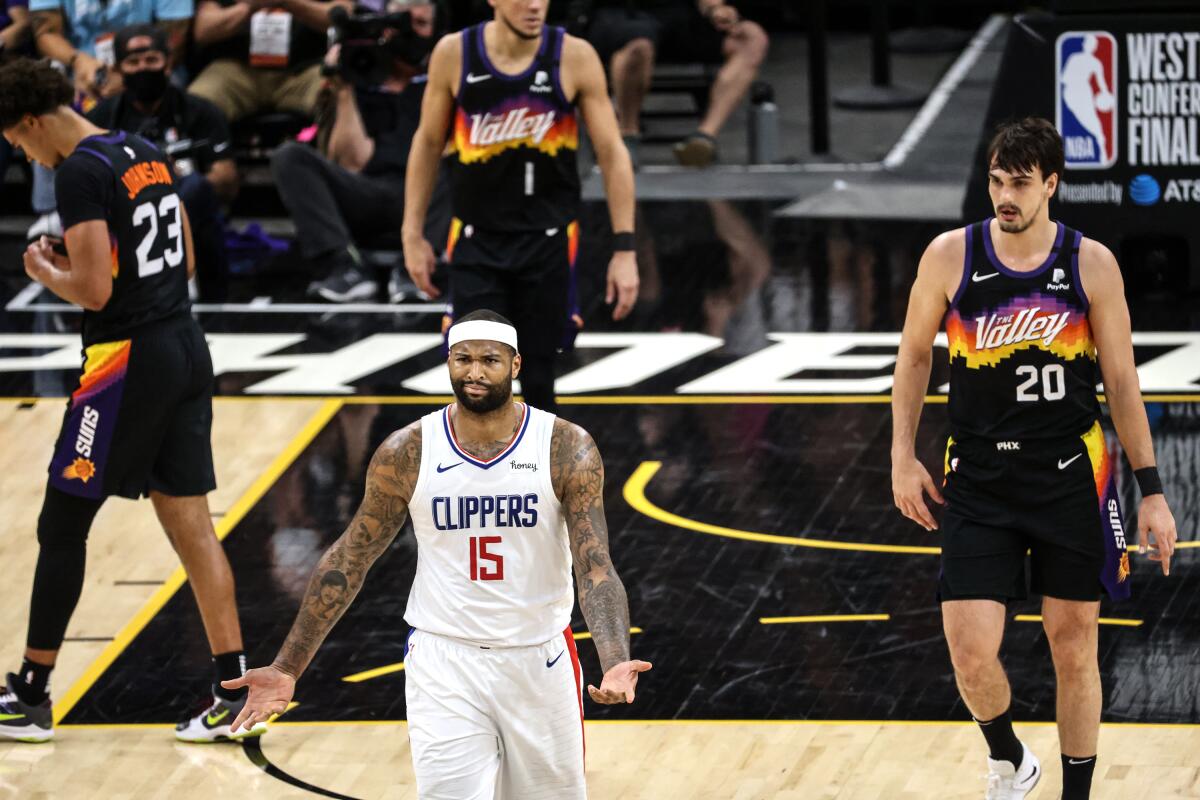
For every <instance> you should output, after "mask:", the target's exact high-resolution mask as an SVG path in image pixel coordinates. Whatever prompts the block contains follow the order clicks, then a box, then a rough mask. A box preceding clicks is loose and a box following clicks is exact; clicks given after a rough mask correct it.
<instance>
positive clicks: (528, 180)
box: [525, 161, 533, 197]
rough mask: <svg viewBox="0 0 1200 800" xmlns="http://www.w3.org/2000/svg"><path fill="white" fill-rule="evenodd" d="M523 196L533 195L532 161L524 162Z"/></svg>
mask: <svg viewBox="0 0 1200 800" xmlns="http://www.w3.org/2000/svg"><path fill="white" fill-rule="evenodd" d="M525 196H526V197H533V162H532V161H526V162H525Z"/></svg>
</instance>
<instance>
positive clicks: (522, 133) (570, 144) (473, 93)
mask: <svg viewBox="0 0 1200 800" xmlns="http://www.w3.org/2000/svg"><path fill="white" fill-rule="evenodd" d="M486 24H487V23H481V24H479V25H476V26H473V27H470V28H467V29H466V30H464V31H463V32H462V51H463V63H462V77H461V79H460V80H459V85H458V96H457V97H456V98H455V100H456V108H455V113H454V120H453V125H454V131H453V134H452V135H453V143H454V155H453V161H454V165H453V167H454V168H453V171H452V178H453V180H452V200H453V206H454V209H453V210H454V216H456V217H457V218H459V219H460V220H462V221H463V222H464V223H466V224H469V225H473V226H475V227H476V228H481V229H484V230H510V231H511V230H545V229H550V228H559V227H562V226H564V225H566V224H567V223H569V222H571V221H572V220H574V219H575V218H576V217H577V216H578V212H579V173H578V171H577V168H576V165H575V151H576V150H577V149H578V148H579V129H578V126H577V123H576V112H575V104H574V102H573V101H571V100H568V99H567V98H566V96H565V95H564V94H563V89H562V82H561V80H560V76H559V65H560V62H561V60H562V48H563V39H564V37H565V36H566V34H565V33H564V32H563V29H562V28H555V27H549V26H546V27H543V28H542V42H541V47H540V48H539V49H538V53H537V55H536V56H535V57H534V59H533V63H532V64H530V65H529V68H528V69H526V70H525V71H524V72H522V73H521V74H519V75H509V74H506V73H503V72H500V71H499V70H497V69H496V68H495V67H494V66H492V63H491V60H490V59H489V58H488V55H487V47H486V46H485V45H484V41H483V30H484V27H485V25H486Z"/></svg>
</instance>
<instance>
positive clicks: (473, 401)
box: [451, 376, 512, 414]
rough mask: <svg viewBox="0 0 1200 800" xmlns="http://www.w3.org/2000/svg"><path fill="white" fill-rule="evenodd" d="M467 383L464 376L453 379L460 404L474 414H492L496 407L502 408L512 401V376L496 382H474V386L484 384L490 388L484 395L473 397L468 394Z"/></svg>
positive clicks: (452, 383) (456, 396) (455, 395)
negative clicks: (459, 378)
mask: <svg viewBox="0 0 1200 800" xmlns="http://www.w3.org/2000/svg"><path fill="white" fill-rule="evenodd" d="M467 383H468V381H467V379H466V378H463V379H461V380H457V381H452V382H451V386H452V387H453V388H454V397H455V398H457V400H458V404H459V405H460V406H462V407H463V408H465V409H466V410H467V411H470V412H471V413H473V414H490V413H491V412H493V411H495V410H496V409H498V408H502V407H503V406H504V404H505V403H509V402H512V377H511V376H510V377H507V378H505V379H504V380H503V381H502V382H500V383H495V384H486V383H472V385H474V386H483V387H484V388H486V389H487V390H488V391H487V394H485V395H484V396H483V397H471V395H469V394H467V392H466V386H467Z"/></svg>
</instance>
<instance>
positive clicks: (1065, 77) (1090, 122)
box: [1054, 31, 1117, 169]
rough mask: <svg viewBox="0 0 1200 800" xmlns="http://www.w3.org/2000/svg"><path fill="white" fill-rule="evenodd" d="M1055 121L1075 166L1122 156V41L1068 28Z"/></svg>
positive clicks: (1060, 44) (1059, 63) (1098, 165)
mask: <svg viewBox="0 0 1200 800" xmlns="http://www.w3.org/2000/svg"><path fill="white" fill-rule="evenodd" d="M1054 49H1055V62H1054V65H1055V69H1054V74H1055V123H1056V124H1057V126H1058V132H1059V133H1060V134H1062V137H1063V149H1064V151H1065V154H1066V165H1067V167H1068V168H1069V169H1107V168H1108V167H1111V166H1112V165H1113V164H1115V163H1116V161H1117V95H1116V92H1117V40H1116V39H1114V38H1113V35H1112V34H1111V33H1107V32H1105V31H1068V32H1066V33H1064V34H1062V35H1061V36H1059V37H1058V41H1057V42H1056V43H1055V48H1054Z"/></svg>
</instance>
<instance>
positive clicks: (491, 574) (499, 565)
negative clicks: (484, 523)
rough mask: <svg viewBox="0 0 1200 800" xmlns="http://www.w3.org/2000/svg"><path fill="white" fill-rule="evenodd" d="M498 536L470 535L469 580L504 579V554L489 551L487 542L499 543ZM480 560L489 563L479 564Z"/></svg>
mask: <svg viewBox="0 0 1200 800" xmlns="http://www.w3.org/2000/svg"><path fill="white" fill-rule="evenodd" d="M501 541H502V539H501V538H500V537H499V536H472V537H471V542H470V544H471V580H473V581H502V580H504V556H502V555H499V554H497V553H489V552H488V549H487V548H488V545H489V544H500V542H501ZM480 561H486V562H489V563H491V565H492V566H491V567H489V566H488V565H487V564H483V565H482V566H481V565H480V563H479V562H480Z"/></svg>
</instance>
